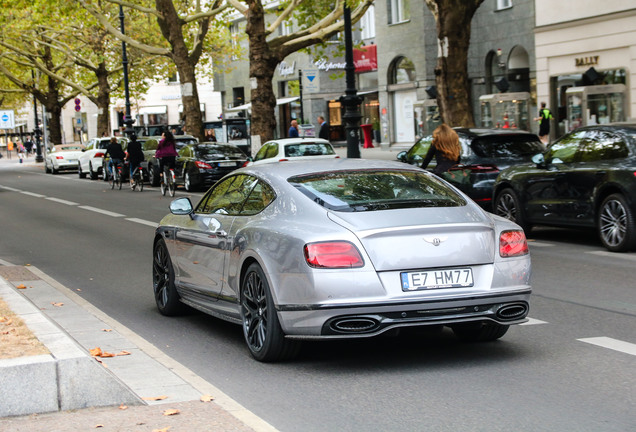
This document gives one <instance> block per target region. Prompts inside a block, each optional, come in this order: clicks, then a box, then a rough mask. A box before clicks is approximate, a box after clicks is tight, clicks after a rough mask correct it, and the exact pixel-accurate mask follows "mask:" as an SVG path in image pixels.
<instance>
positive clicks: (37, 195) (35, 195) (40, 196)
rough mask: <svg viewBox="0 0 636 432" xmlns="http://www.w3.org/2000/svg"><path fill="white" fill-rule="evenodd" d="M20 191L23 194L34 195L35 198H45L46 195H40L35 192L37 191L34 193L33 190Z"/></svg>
mask: <svg viewBox="0 0 636 432" xmlns="http://www.w3.org/2000/svg"><path fill="white" fill-rule="evenodd" d="M20 193H21V194H24V195H29V196H32V197H36V198H46V195H41V194H37V193H34V192H26V191H22V192H20Z"/></svg>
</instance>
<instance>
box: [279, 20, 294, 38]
mask: <svg viewBox="0 0 636 432" xmlns="http://www.w3.org/2000/svg"><path fill="white" fill-rule="evenodd" d="M293 31H294V26H293V25H292V22H291V21H285V22H283V23H282V24H281V25H280V26H279V27H278V34H279V35H280V36H289V35H290V34H292V33H293Z"/></svg>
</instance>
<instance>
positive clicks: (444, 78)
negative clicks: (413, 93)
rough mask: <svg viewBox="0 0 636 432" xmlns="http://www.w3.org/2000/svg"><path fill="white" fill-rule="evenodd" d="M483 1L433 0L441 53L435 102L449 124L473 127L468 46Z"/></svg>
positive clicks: (436, 76) (436, 77) (443, 118)
mask: <svg viewBox="0 0 636 432" xmlns="http://www.w3.org/2000/svg"><path fill="white" fill-rule="evenodd" d="M482 2H483V0H471V1H466V0H435V3H436V4H437V14H438V15H437V16H436V19H437V37H438V44H439V47H440V56H439V57H438V59H437V66H436V67H435V82H436V85H437V104H438V106H439V110H440V115H441V117H442V121H443V122H444V123H446V124H448V125H450V126H463V127H472V126H474V125H475V119H474V117H473V111H472V104H471V97H470V84H469V82H468V47H469V44H470V27H471V21H472V18H473V16H474V14H475V12H476V10H477V8H478V7H479V6H480V5H481V3H482Z"/></svg>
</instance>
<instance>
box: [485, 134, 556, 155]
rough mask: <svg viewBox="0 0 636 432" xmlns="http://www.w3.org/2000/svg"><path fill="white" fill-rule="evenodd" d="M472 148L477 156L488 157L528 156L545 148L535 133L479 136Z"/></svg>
mask: <svg viewBox="0 0 636 432" xmlns="http://www.w3.org/2000/svg"><path fill="white" fill-rule="evenodd" d="M472 148H473V151H474V152H475V154H476V155H477V156H480V157H488V158H514V157H527V156H533V155H535V154H537V153H542V152H543V151H544V150H545V149H544V148H543V144H541V141H539V138H537V137H535V136H533V135H501V136H487V137H478V138H475V139H474V140H473V144H472Z"/></svg>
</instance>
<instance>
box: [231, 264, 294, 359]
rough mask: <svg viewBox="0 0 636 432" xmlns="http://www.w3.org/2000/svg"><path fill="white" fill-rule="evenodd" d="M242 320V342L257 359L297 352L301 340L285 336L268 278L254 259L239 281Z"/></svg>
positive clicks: (289, 354)
mask: <svg viewBox="0 0 636 432" xmlns="http://www.w3.org/2000/svg"><path fill="white" fill-rule="evenodd" d="M241 320H242V322H243V335H244V337H245V342H246V343H247V347H248V349H249V350H250V353H251V354H252V357H254V358H255V359H256V360H258V361H261V362H275V361H281V360H289V359H292V358H294V357H295V356H296V355H297V354H298V352H299V350H300V342H299V341H293V340H289V339H286V338H285V334H284V333H283V330H282V328H281V325H280V322H279V321H278V314H277V312H276V308H275V307H274V301H273V299H272V294H271V292H270V289H269V284H268V283H267V278H266V277H265V273H264V272H263V269H262V268H261V266H260V265H258V264H257V263H252V264H251V265H250V266H249V267H248V268H247V271H246V272H245V276H244V277H243V280H242V282H241Z"/></svg>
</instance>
